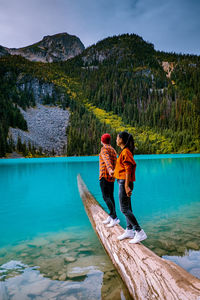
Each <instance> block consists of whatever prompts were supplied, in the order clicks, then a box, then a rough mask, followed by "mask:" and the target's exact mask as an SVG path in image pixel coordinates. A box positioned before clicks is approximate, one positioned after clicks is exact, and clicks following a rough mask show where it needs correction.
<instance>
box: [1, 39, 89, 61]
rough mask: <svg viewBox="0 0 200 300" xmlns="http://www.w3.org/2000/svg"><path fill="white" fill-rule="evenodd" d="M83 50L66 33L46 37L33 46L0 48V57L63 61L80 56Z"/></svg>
mask: <svg viewBox="0 0 200 300" xmlns="http://www.w3.org/2000/svg"><path fill="white" fill-rule="evenodd" d="M84 49H85V47H84V45H83V43H82V42H81V41H80V39H79V38H78V37H76V36H74V35H70V34H68V33H59V34H55V35H51V36H50V35H48V36H45V37H43V39H42V40H41V41H39V42H37V43H35V44H33V45H30V46H27V47H23V48H18V49H15V48H10V49H9V48H5V47H2V46H0V56H2V55H5V54H7V53H9V54H11V55H21V56H23V57H25V58H26V59H28V60H30V61H40V62H55V61H65V60H68V59H69V58H72V57H74V56H76V55H78V54H80V53H81V52H82V51H83V50H84Z"/></svg>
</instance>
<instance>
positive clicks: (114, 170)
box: [99, 131, 147, 244]
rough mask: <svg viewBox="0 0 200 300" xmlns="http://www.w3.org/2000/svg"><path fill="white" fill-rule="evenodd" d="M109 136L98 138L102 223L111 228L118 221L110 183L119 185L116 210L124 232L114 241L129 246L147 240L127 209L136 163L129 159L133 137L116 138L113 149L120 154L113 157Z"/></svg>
mask: <svg viewBox="0 0 200 300" xmlns="http://www.w3.org/2000/svg"><path fill="white" fill-rule="evenodd" d="M110 141H111V136H110V134H108V133H105V134H103V135H102V137H101V144H102V148H101V152H100V154H99V171H100V174H99V180H100V187H101V191H102V195H103V199H104V201H105V202H106V204H107V206H108V209H109V211H110V213H109V216H108V218H107V219H106V220H105V221H103V223H104V224H106V226H107V227H113V226H115V225H116V224H118V223H119V222H120V220H119V219H118V218H117V215H116V210H115V201H114V195H113V194H114V181H115V178H116V179H117V182H118V184H119V203H120V210H121V212H122V213H123V214H124V215H125V217H126V230H125V231H124V233H123V234H122V235H120V236H118V237H117V238H118V240H123V239H127V238H128V239H131V240H130V241H129V243H132V244H135V243H139V242H141V241H143V240H145V239H146V238H147V235H146V233H145V232H144V230H143V229H141V227H140V225H139V224H138V222H137V220H136V218H135V216H134V214H133V212H132V207H131V194H132V190H133V182H134V181H135V169H136V163H135V160H134V158H133V153H134V140H133V136H132V135H131V134H129V133H128V132H126V131H123V132H120V133H119V134H118V135H117V140H116V143H117V146H119V147H120V148H121V153H120V155H119V157H118V158H117V153H116V151H115V149H114V148H113V147H112V146H111V145H110Z"/></svg>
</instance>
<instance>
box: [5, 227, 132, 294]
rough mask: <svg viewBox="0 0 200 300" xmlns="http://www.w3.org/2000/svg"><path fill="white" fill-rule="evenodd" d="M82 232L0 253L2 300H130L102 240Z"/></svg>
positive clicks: (74, 230) (46, 238) (71, 230)
mask: <svg viewBox="0 0 200 300" xmlns="http://www.w3.org/2000/svg"><path fill="white" fill-rule="evenodd" d="M78 230H79V228H75V227H74V228H69V232H60V233H58V234H49V235H46V236H44V235H43V236H42V237H37V238H35V239H33V240H29V241H26V243H24V244H22V243H21V244H18V245H16V246H10V248H8V247H6V248H0V299H1V300H7V299H13V300H18V299H45V300H46V299H66V298H67V299H84V300H85V299H94V300H96V299H110V300H111V299H116V300H118V299H122V300H129V299H131V297H130V295H129V293H128V290H127V288H126V287H125V286H124V284H123V282H122V280H121V278H120V277H119V275H118V274H117V272H116V270H115V268H114V266H113V265H112V263H111V261H110V259H109V258H108V257H107V255H106V254H105V252H104V250H103V248H102V246H101V245H100V243H98V241H97V237H96V236H95V235H94V234H93V233H92V234H88V231H87V232H81V234H80V233H79V232H78ZM72 233H73V234H72Z"/></svg>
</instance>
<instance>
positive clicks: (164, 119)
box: [61, 35, 200, 153]
mask: <svg viewBox="0 0 200 300" xmlns="http://www.w3.org/2000/svg"><path fill="white" fill-rule="evenodd" d="M61 65H62V68H64V69H65V72H66V73H67V74H69V75H70V76H73V77H75V78H77V80H78V81H79V82H80V84H81V86H82V87H81V89H82V91H83V92H84V94H85V96H86V98H87V99H88V100H89V102H91V103H92V104H93V105H95V106H97V107H99V108H102V109H104V110H106V111H107V112H108V111H110V112H113V113H114V114H117V115H118V116H121V117H122V120H123V122H124V123H125V124H129V125H131V126H133V127H136V128H137V130H143V131H144V132H146V133H148V131H149V130H150V129H151V130H153V131H154V132H155V133H159V134H161V135H163V136H164V137H165V139H166V140H168V141H169V142H170V144H171V145H170V147H169V149H163V150H162V152H165V151H166V152H195V151H198V152H199V150H200V144H199V137H200V136H199V135H200V57H199V56H192V55H178V54H175V53H164V52H156V51H154V49H153V46H152V45H151V44H148V43H146V42H144V41H143V40H142V39H141V38H140V37H138V36H136V35H122V36H119V37H114V38H108V39H105V40H104V41H102V42H99V43H97V45H95V46H92V47H90V48H88V49H86V50H85V51H84V52H83V53H82V54H81V55H80V56H78V57H76V58H74V59H72V60H70V61H67V62H65V63H61ZM165 67H168V70H166V69H167V68H165ZM164 69H165V70H164ZM146 142H147V143H149V145H148V146H149V147H148V149H144V150H145V152H149V153H156V152H157V150H158V149H156V145H154V146H153V147H151V146H150V144H151V140H149V139H148V138H147V140H146Z"/></svg>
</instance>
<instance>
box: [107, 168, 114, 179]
mask: <svg viewBox="0 0 200 300" xmlns="http://www.w3.org/2000/svg"><path fill="white" fill-rule="evenodd" d="M108 173H109V175H110V176H111V177H113V174H114V170H111V169H110V170H109V171H108Z"/></svg>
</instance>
